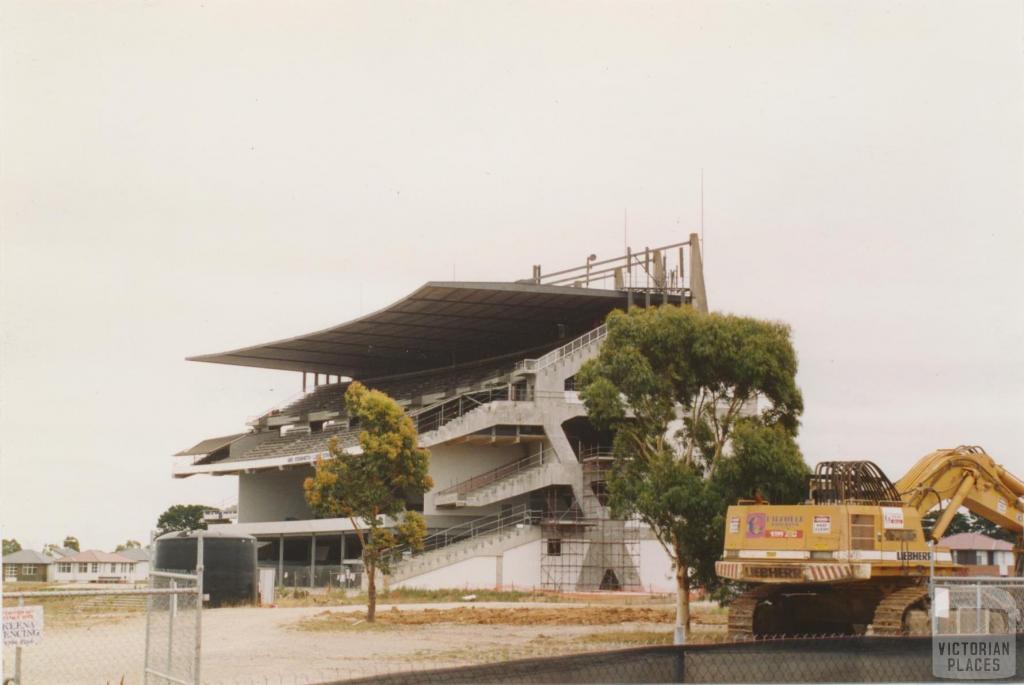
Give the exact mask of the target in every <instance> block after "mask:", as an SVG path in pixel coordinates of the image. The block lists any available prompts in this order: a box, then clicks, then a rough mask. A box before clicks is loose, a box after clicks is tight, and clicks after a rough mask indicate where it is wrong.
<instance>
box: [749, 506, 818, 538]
mask: <svg viewBox="0 0 1024 685" xmlns="http://www.w3.org/2000/svg"><path fill="white" fill-rule="evenodd" d="M803 520H804V519H803V517H802V516H774V515H773V516H769V515H768V514H765V513H763V512H758V513H756V514H747V537H748V538H773V539H794V538H802V537H803V536H804V532H803V531H802V530H800V528H799V526H800V525H801V524H802V523H803Z"/></svg>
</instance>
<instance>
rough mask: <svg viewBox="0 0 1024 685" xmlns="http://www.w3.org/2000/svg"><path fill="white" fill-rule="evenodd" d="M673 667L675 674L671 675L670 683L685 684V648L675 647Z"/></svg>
mask: <svg viewBox="0 0 1024 685" xmlns="http://www.w3.org/2000/svg"><path fill="white" fill-rule="evenodd" d="M673 667H674V671H675V672H674V673H673V678H672V682H674V683H683V682H686V648H685V647H683V646H682V645H676V659H675V663H674V664H673Z"/></svg>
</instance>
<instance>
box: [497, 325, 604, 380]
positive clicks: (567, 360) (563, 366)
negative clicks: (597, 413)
mask: <svg viewBox="0 0 1024 685" xmlns="http://www.w3.org/2000/svg"><path fill="white" fill-rule="evenodd" d="M607 335H608V329H607V327H606V326H604V325H603V324H602V325H601V326H598V327H597V328H595V329H593V330H591V331H587V332H586V333H584V334H583V335H581V336H580V337H578V338H575V339H574V340H571V341H570V342H568V343H566V344H565V345H562V346H561V347H559V348H558V349H555V350H552V351H551V352H548V353H547V354H545V355H544V356H543V357H540V358H538V359H524V360H523V361H521V362H519V363H518V364H517V365H516V369H515V371H514V373H515V374H517V375H525V374H534V375H535V376H536V377H537V380H538V383H537V387H538V388H541V387H547V386H549V385H554V383H553V381H558V382H560V381H562V380H564V379H566V378H568V377H569V376H572V375H574V374H575V373H576V372H577V371H579V370H580V367H581V366H583V362H585V361H587V360H588V359H591V358H593V357H595V356H596V355H597V353H598V350H600V349H601V345H602V344H603V343H604V339H605V337H607ZM545 381H547V382H545Z"/></svg>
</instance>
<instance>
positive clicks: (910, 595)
mask: <svg viewBox="0 0 1024 685" xmlns="http://www.w3.org/2000/svg"><path fill="white" fill-rule="evenodd" d="M927 596H928V586H927V585H911V586H909V587H904V588H900V589H899V590H896V591H895V592H892V593H890V594H888V595H886V597H885V598H884V599H883V600H882V601H881V602H879V603H878V606H877V607H875V618H874V620H873V621H872V622H871V625H872V630H873V631H874V634H875V635H904V634H906V633H907V627H906V626H905V625H904V622H903V617H904V615H906V613H907V610H908V609H910V608H911V607H912V606H914V605H915V604H917V603H918V602H920V601H921V600H923V599H925V598H926V597H927Z"/></svg>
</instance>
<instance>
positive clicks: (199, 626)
mask: <svg viewBox="0 0 1024 685" xmlns="http://www.w3.org/2000/svg"><path fill="white" fill-rule="evenodd" d="M203 542H204V540H203V536H202V535H200V536H199V537H198V545H199V549H198V550H196V653H195V657H194V661H193V662H192V674H193V676H194V677H193V680H195V685H200V683H201V681H200V680H199V671H200V665H201V661H202V653H203V569H204V568H205V566H204V564H203Z"/></svg>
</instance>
